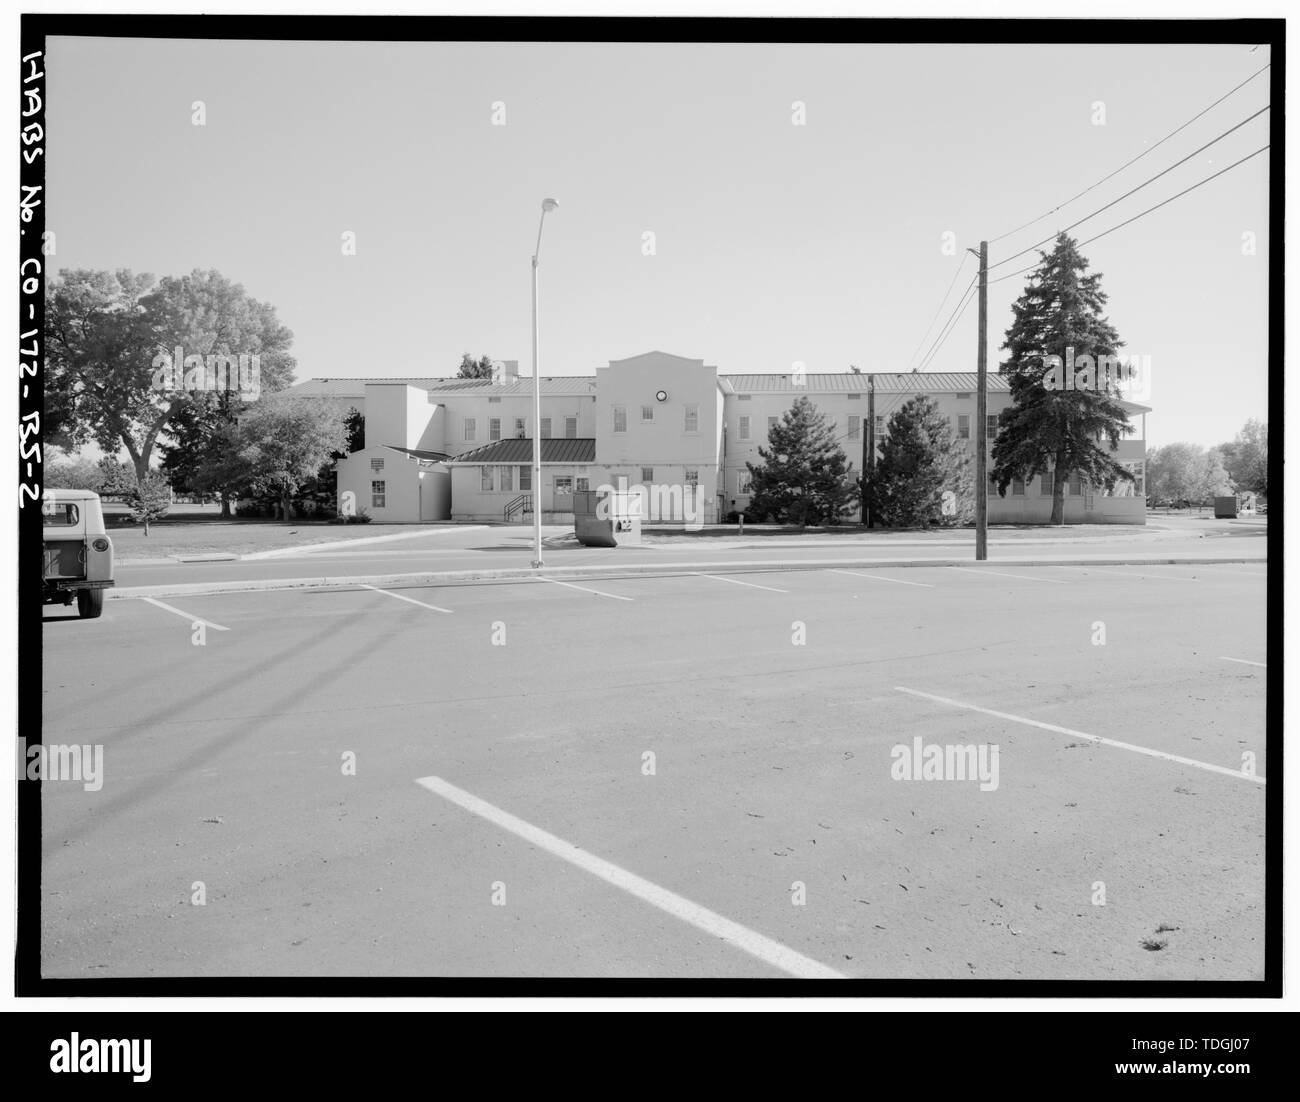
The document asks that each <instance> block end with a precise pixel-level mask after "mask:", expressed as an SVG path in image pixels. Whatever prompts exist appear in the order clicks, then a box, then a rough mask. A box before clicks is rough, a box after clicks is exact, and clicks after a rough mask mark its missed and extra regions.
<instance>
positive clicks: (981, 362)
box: [966, 241, 989, 562]
mask: <svg viewBox="0 0 1300 1102" xmlns="http://www.w3.org/2000/svg"><path fill="white" fill-rule="evenodd" d="M966 251H967V252H969V253H975V255H976V256H977V257H978V258H979V262H980V271H979V282H980V285H979V299H980V320H979V349H978V352H977V355H976V357H975V387H976V390H975V558H976V560H977V561H979V562H983V561H984V560H986V559H987V558H988V557H989V475H988V388H989V383H988V346H989V339H988V326H989V243H988V242H987V241H981V242H980V247H979V252H975V250H974V249H967V250H966Z"/></svg>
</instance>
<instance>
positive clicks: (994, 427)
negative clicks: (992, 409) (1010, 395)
mask: <svg viewBox="0 0 1300 1102" xmlns="http://www.w3.org/2000/svg"><path fill="white" fill-rule="evenodd" d="M984 431H985V432H986V433H987V434H988V435H989V436H990V437H994V436H997V434H998V415H997V414H996V413H988V414H985V416H984Z"/></svg>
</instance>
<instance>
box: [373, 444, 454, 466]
mask: <svg viewBox="0 0 1300 1102" xmlns="http://www.w3.org/2000/svg"><path fill="white" fill-rule="evenodd" d="M384 447H386V448H391V449H392V450H393V451H395V452H401V453H402V454H403V455H406V456H409V457H410V458H412V459H430V460H432V461H433V462H435V463H442V462H445V461H446V460H448V459H450V458H451V456H450V455H448V454H447V453H446V452H430V451H420V450H419V449H418V448H405V447H403V446H402V445H401V444H385V445H384Z"/></svg>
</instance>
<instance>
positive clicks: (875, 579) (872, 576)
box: [830, 569, 934, 589]
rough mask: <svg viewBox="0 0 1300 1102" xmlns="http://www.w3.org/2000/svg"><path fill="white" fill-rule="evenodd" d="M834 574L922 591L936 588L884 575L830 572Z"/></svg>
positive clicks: (851, 571) (927, 583)
mask: <svg viewBox="0 0 1300 1102" xmlns="http://www.w3.org/2000/svg"><path fill="white" fill-rule="evenodd" d="M830 573H832V574H847V575H848V576H849V577H850V578H867V579H868V580H870V581H873V582H893V583H894V584H895V585H915V586H920V587H921V588H922V589H933V588H934V586H933V585H931V584H930V583H929V582H905V581H903V579H902V578H886V577H885V576H884V575H882V574H862V573H859V572H858V571H856V570H835V569H832V570H831V571H830Z"/></svg>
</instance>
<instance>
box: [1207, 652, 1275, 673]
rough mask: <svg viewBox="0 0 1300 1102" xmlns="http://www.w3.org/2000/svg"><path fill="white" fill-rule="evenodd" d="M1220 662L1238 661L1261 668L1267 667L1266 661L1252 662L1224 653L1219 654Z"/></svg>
mask: <svg viewBox="0 0 1300 1102" xmlns="http://www.w3.org/2000/svg"><path fill="white" fill-rule="evenodd" d="M1219 661H1220V662H1240V663H1241V664H1242V665H1243V666H1258V667H1259V668H1260V669H1261V670H1266V669H1268V663H1267V662H1252V661H1250V659H1248V658H1229V657H1228V656H1227V655H1226V654H1221V655H1219Z"/></svg>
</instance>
